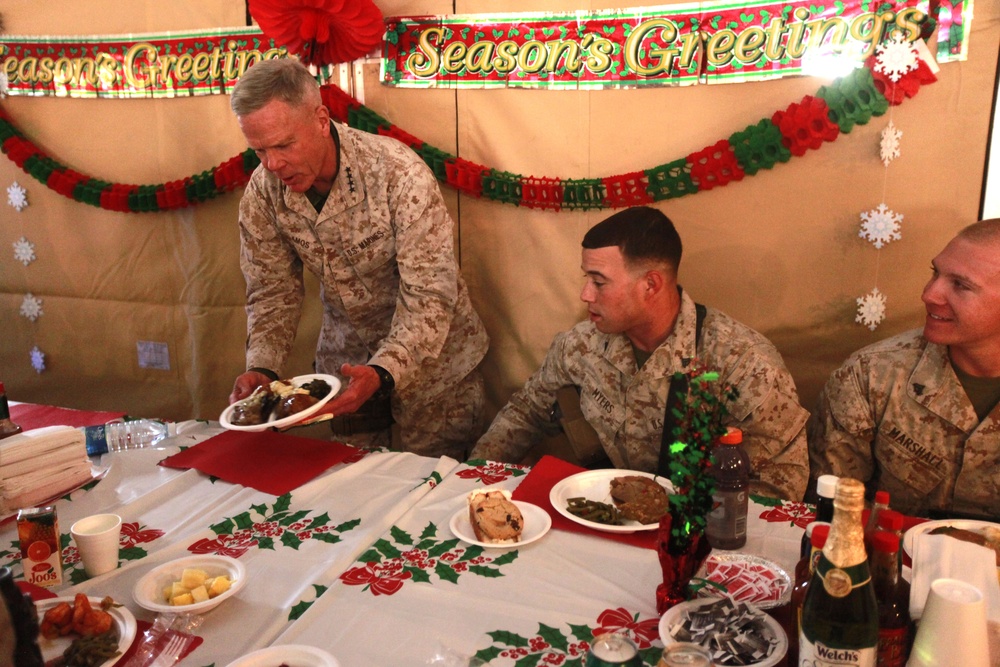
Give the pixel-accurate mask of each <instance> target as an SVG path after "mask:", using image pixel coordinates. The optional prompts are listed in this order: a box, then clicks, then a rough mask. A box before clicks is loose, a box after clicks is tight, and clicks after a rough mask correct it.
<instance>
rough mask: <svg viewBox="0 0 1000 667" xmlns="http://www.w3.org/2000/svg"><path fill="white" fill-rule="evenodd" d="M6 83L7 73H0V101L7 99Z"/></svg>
mask: <svg viewBox="0 0 1000 667" xmlns="http://www.w3.org/2000/svg"><path fill="white" fill-rule="evenodd" d="M8 83H9V81H8V79H7V72H0V100H2V99H3V98H5V97H7V86H8Z"/></svg>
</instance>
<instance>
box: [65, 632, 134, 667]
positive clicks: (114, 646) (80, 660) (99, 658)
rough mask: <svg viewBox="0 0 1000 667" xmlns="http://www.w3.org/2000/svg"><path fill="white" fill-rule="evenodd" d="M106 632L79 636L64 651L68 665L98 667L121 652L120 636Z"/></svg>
mask: <svg viewBox="0 0 1000 667" xmlns="http://www.w3.org/2000/svg"><path fill="white" fill-rule="evenodd" d="M115 634H116V633H114V632H105V633H104V634H103V635H97V636H95V637H77V638H76V639H74V640H73V643H72V644H70V645H69V647H68V648H67V649H66V650H65V651H64V652H63V658H64V659H65V661H66V667H97V666H98V665H101V664H104V662H105V661H107V660H108V658H113V657H114V656H116V655H119V654H120V651H119V650H118V637H117V636H115Z"/></svg>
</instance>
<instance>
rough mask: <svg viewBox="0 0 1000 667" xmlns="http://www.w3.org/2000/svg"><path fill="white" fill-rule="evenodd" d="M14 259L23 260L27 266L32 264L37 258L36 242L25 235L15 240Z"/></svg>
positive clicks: (22, 262)
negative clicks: (32, 241)
mask: <svg viewBox="0 0 1000 667" xmlns="http://www.w3.org/2000/svg"><path fill="white" fill-rule="evenodd" d="M13 245H14V259H16V260H17V261H19V262H21V264H24V265H25V266H27V265H28V264H31V263H32V262H33V261H35V259H37V258H36V257H35V244H34V243H31V242H30V241H28V239H26V238H24V237H23V236H22V237H21V238H19V239H18V240H16V241H14V244H13Z"/></svg>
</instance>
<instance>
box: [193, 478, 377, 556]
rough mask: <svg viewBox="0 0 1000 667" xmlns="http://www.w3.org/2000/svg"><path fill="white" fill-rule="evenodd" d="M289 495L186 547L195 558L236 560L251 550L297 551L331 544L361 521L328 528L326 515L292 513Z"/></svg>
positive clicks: (239, 516) (216, 527)
mask: <svg viewBox="0 0 1000 667" xmlns="http://www.w3.org/2000/svg"><path fill="white" fill-rule="evenodd" d="M291 502H292V494H290V493H286V494H285V495H283V496H279V497H278V498H275V500H274V504H273V505H266V504H261V505H251V506H250V509H249V510H248V511H246V512H241V513H239V514H237V515H236V516H232V517H228V518H226V519H225V520H224V521H220V522H219V523H217V524H214V525H212V526H210V528H211V529H212V532H214V533H215V537H214V538H212V539H209V538H202V539H200V540H198V541H197V542H195V543H194V544H192V545H191V546H189V547H188V551H190V552H191V553H194V554H218V555H220V556H230V557H231V558H239V557H240V556H242V555H243V554H245V553H246V552H247V551H249V550H251V549H272V550H273V549H275V548H277V545H279V544H280V545H281V546H283V547H288V548H291V549H298V548H299V546H300V545H301V544H302V543H303V542H305V541H306V540H319V541H321V542H327V543H329V544H333V543H336V542H339V541H340V536H341V534H342V533H346V532H347V531H349V530H352V529H354V528H356V527H357V526H358V524H360V523H361V519H352V520H350V521H345V522H344V523H341V524H339V525H336V526H331V525H330V515H329V514H327V513H326V512H324V513H322V514H318V515H316V516H310V514H312V512H311V511H310V510H296V511H292V510H291Z"/></svg>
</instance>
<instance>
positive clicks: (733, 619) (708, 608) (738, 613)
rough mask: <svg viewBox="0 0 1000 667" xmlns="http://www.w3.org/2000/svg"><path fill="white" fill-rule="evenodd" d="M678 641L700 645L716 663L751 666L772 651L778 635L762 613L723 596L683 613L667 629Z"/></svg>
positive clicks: (743, 603)
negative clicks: (775, 634)
mask: <svg viewBox="0 0 1000 667" xmlns="http://www.w3.org/2000/svg"><path fill="white" fill-rule="evenodd" d="M668 630H669V632H670V636H671V637H673V638H674V639H676V640H677V641H682V642H692V643H695V644H701V645H702V646H704V647H705V648H707V649H708V650H709V652H710V653H711V654H712V661H713V663H714V664H715V665H720V666H721V665H750V664H753V663H757V662H760V661H762V660H764V659H765V658H767V657H768V656H770V655H771V653H773V652H774V649H775V646H776V645H777V643H778V638H777V637H775V636H774V633H773V632H772V631H771V628H769V627H768V625H767V621H766V620H765V618H764V612H762V611H760V610H759V609H755V608H754V607H751V606H750V605H748V604H746V603H745V602H734V601H733V600H731V599H729V598H723V599H720V600H718V601H717V602H711V603H708V604H704V605H702V606H700V607H698V608H696V609H692V610H690V611H688V612H686V613H685V614H684V615H683V617H682V618H681V619H680V620H679V621H678V622H677V623H675V624H674V625H672V626H671V627H670V628H668Z"/></svg>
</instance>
